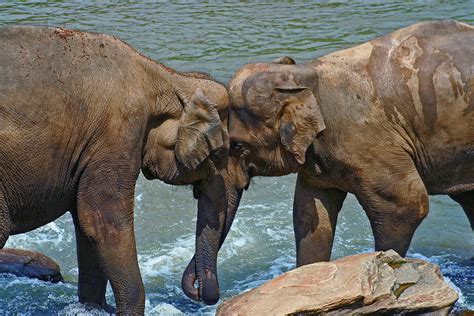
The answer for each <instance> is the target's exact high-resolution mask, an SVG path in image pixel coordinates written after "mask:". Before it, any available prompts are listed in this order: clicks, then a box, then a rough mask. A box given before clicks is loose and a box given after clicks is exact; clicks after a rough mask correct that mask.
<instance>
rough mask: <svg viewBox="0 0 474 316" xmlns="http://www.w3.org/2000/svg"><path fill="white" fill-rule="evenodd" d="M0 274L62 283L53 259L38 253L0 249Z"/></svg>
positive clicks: (57, 266) (59, 272)
mask: <svg viewBox="0 0 474 316" xmlns="http://www.w3.org/2000/svg"><path fill="white" fill-rule="evenodd" d="M0 273H11V274H14V275H16V276H20V277H28V278H35V279H40V280H42V281H48V282H53V283H57V282H62V281H64V280H63V277H62V275H61V271H60V268H59V265H58V264H57V263H56V262H55V261H54V260H53V259H51V258H49V257H47V256H45V255H43V254H41V253H39V252H35V251H29V250H24V249H13V248H3V249H0Z"/></svg>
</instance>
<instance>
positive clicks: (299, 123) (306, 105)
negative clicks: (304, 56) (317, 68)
mask: <svg viewBox="0 0 474 316" xmlns="http://www.w3.org/2000/svg"><path fill="white" fill-rule="evenodd" d="M291 81H292V80H291ZM275 92H276V93H277V94H279V95H280V96H279V99H280V100H282V101H283V114H282V116H281V121H280V138H281V142H282V144H283V146H284V147H285V149H286V150H287V151H289V152H290V153H292V154H293V155H294V157H295V159H296V160H297V161H298V163H299V164H304V162H305V155H306V150H307V149H308V147H309V146H310V145H311V143H312V142H313V140H314V139H315V138H316V136H317V135H318V134H319V133H320V132H321V131H323V130H324V129H325V128H326V125H325V124H324V119H323V115H322V114H321V110H320V108H319V105H318V102H317V101H316V97H315V96H314V94H313V92H312V91H311V90H310V89H309V88H306V87H300V86H297V85H296V84H294V82H289V83H287V84H285V85H282V86H280V87H277V88H275Z"/></svg>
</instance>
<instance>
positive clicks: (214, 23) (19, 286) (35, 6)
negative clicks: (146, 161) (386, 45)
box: [0, 1, 474, 314]
mask: <svg viewBox="0 0 474 316" xmlns="http://www.w3.org/2000/svg"><path fill="white" fill-rule="evenodd" d="M470 3H471V4H469V2H464V3H462V2H456V3H454V2H453V4H451V3H448V2H433V1H431V2H430V1H409V2H406V3H405V2H404V3H402V2H387V1H384V2H373V1H364V2H356V1H350V2H332V1H331V2H323V3H319V4H315V3H311V2H305V3H299V2H298V3H291V4H288V3H277V4H265V3H259V4H251V3H246V2H244V3H237V2H236V3H230V4H217V3H214V4H184V3H183V4H164V3H163V4H156V3H133V2H131V3H127V4H117V3H101V4H89V3H87V2H75V3H72V4H71V3H69V4H66V3H61V2H59V3H52V4H45V3H42V2H37V3H30V4H26V3H22V4H9V3H0V25H10V24H36V25H51V26H63V27H67V28H77V29H81V30H86V31H94V32H103V33H108V34H113V35H116V36H118V37H120V38H121V39H123V40H125V41H126V42H128V43H130V44H131V45H133V46H135V47H136V48H138V49H139V50H140V51H142V52H143V53H145V54H146V55H148V56H150V57H152V58H154V59H156V60H158V61H160V62H163V63H165V64H166V65H168V66H171V67H173V68H175V69H177V70H181V71H189V70H198V71H205V72H209V73H210V74H212V75H213V76H214V77H215V78H217V79H218V80H220V81H222V82H227V81H228V80H229V79H230V76H231V75H232V74H233V72H234V71H235V70H237V69H238V68H239V67H240V66H242V65H243V64H245V63H249V62H255V61H268V60H271V59H274V58H276V57H280V56H282V55H290V56H292V57H294V58H295V59H296V60H297V62H299V61H306V60H310V59H313V58H316V57H319V56H322V55H324V54H327V53H329V52H332V51H335V50H337V49H341V48H346V47H349V46H353V45H355V44H358V43H362V42H365V41H367V40H370V39H372V38H374V37H376V36H378V35H382V34H385V33H388V32H390V31H393V30H395V29H398V28H401V27H404V26H407V25H409V24H411V23H415V22H418V21H423V20H432V19H456V20H460V21H464V22H470V23H474V4H472V2H470ZM294 183H295V177H294V176H293V175H290V176H287V177H281V178H259V179H256V180H255V181H254V183H253V184H252V185H251V187H250V190H249V191H247V192H246V193H245V194H244V198H243V202H242V204H241V207H240V210H239V212H238V214H237V219H236V220H235V223H234V226H233V230H232V232H231V233H230V235H229V237H228V239H227V241H226V243H225V244H224V247H223V249H222V250H221V253H220V258H219V274H220V275H219V277H220V285H221V290H222V298H224V299H226V298H229V297H231V296H233V295H235V294H237V293H239V292H241V291H244V290H247V289H250V288H252V287H255V286H257V285H259V284H261V283H263V282H264V281H266V280H268V279H271V278H273V277H275V276H276V275H278V274H281V273H282V272H284V271H287V270H289V269H291V268H293V267H294V266H295V252H294V245H293V228H292V211H291V210H292V198H293V190H294ZM430 202H431V209H430V214H429V215H428V217H427V219H426V220H425V221H424V222H423V224H422V225H421V226H420V228H419V229H418V231H417V232H416V235H415V238H414V240H413V242H412V245H411V248H410V253H409V255H410V256H413V257H418V258H423V259H426V260H429V261H432V262H435V263H438V264H439V265H440V266H441V269H442V271H443V273H444V275H445V276H446V277H447V278H448V279H449V280H450V282H452V284H454V285H455V286H456V287H457V288H458V290H459V292H460V295H461V298H460V300H459V302H458V304H457V307H458V308H463V309H466V308H470V309H474V285H473V279H474V262H473V259H472V257H473V255H474V238H473V236H474V234H473V233H472V231H471V228H470V226H469V224H468V221H467V218H466V217H465V215H464V213H463V212H462V210H461V208H460V207H459V206H458V205H457V204H456V203H454V202H453V201H452V200H450V199H449V198H447V197H443V196H440V197H432V198H431V199H430ZM195 204H196V203H195V201H194V200H193V198H192V194H191V191H190V189H189V188H186V187H172V186H168V185H165V184H163V183H160V182H159V181H153V182H150V181H146V180H145V179H144V178H142V177H140V179H139V181H138V184H137V192H136V207H135V211H136V212H135V214H136V215H135V216H136V234H137V244H138V253H139V261H140V269H141V272H142V276H143V278H144V282H145V287H146V293H147V294H146V299H147V307H146V308H147V313H150V314H152V313H165V314H173V313H181V312H182V313H205V312H213V311H214V310H215V307H212V306H211V307H206V306H203V305H200V304H196V303H194V302H192V301H190V300H188V299H187V298H186V297H185V296H184V294H183V293H182V291H181V289H180V285H179V284H180V278H181V273H182V271H183V270H184V268H185V266H186V264H187V263H188V261H189V259H190V258H191V256H192V254H193V253H194V226H195V213H196V205H195ZM7 246H9V247H22V248H27V249H32V250H37V251H40V252H42V253H45V254H47V255H49V256H51V257H52V258H54V259H55V260H56V261H57V262H58V263H59V264H60V266H61V268H62V271H63V274H64V275H65V278H66V280H67V281H68V282H69V283H66V284H55V285H53V284H48V283H42V282H39V281H31V280H28V279H23V278H15V277H10V276H0V313H2V312H10V313H16V312H26V313H35V314H36V313H49V312H55V313H60V314H74V313H78V312H86V311H87V310H86V308H85V307H84V306H81V305H80V304H78V303H77V297H76V282H77V262H76V254H75V241H74V229H73V225H72V220H71V217H70V216H69V215H68V214H66V215H64V216H63V217H61V218H60V219H58V220H56V221H55V222H53V223H50V224H48V225H46V226H44V227H41V228H39V229H37V230H35V231H33V232H30V233H28V234H23V235H18V236H12V237H11V238H10V239H9V241H8V244H7ZM372 247H373V239H372V235H371V232H370V227H369V223H368V221H367V219H366V216H365V214H364V212H363V210H362V209H361V208H360V206H359V205H358V203H357V201H356V200H355V198H354V197H353V196H349V197H348V198H347V199H346V202H345V203H344V208H343V211H342V212H341V215H340V218H339V222H338V226H337V234H336V242H335V246H334V251H333V257H334V258H338V257H342V256H346V255H350V254H355V253H358V252H362V251H369V250H371V249H373V248H372ZM108 299H109V301H112V300H113V295H112V291H111V290H110V289H109V290H108ZM88 311H89V312H93V311H92V310H88Z"/></svg>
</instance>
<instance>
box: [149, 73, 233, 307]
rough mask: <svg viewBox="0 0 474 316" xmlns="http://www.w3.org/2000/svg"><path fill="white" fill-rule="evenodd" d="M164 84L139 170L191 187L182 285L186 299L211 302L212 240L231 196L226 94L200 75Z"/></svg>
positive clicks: (213, 273) (214, 285)
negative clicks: (192, 224) (191, 247)
mask: <svg viewBox="0 0 474 316" xmlns="http://www.w3.org/2000/svg"><path fill="white" fill-rule="evenodd" d="M168 83H169V85H168V86H167V87H166V89H163V88H161V91H162V92H160V93H158V94H157V96H156V97H157V98H158V99H157V101H156V102H157V103H159V105H157V106H156V108H155V113H154V115H153V116H152V117H151V118H150V119H149V120H150V122H149V124H148V128H147V132H146V134H147V136H146V142H145V144H144V149H143V153H142V156H143V158H142V172H143V174H144V175H145V177H146V178H147V179H160V180H162V181H164V182H166V183H170V184H191V185H193V187H194V189H193V193H194V196H195V198H196V199H198V221H197V232H196V252H195V255H194V257H193V260H192V261H191V263H190V265H189V266H188V268H187V269H186V272H185V277H183V283H182V286H183V290H184V292H185V293H186V294H187V295H188V296H189V297H191V298H193V299H196V300H203V301H204V302H205V303H207V304H214V303H215V302H217V300H218V298H219V294H218V293H219V287H218V284H217V277H216V273H217V272H216V270H217V268H216V259H217V251H218V249H219V248H218V246H216V244H217V245H219V243H220V240H219V239H220V238H221V235H222V229H223V227H224V226H225V220H226V208H227V201H228V197H230V195H229V194H227V192H226V186H225V185H224V183H225V182H226V180H225V177H226V176H227V170H226V165H227V159H228V149H229V137H228V130H227V125H228V107H229V97H228V94H227V90H226V88H225V87H224V86H223V85H221V84H219V83H217V82H215V81H213V80H211V79H210V78H209V77H207V76H206V75H203V74H198V73H188V74H183V73H181V74H178V73H174V74H173V75H172V77H171V79H170V80H169V82H168ZM227 182H228V181H227ZM216 236H217V237H216ZM216 238H218V239H217V240H215V239H216ZM196 280H198V281H199V288H198V289H197V288H195V287H194V283H195V282H196Z"/></svg>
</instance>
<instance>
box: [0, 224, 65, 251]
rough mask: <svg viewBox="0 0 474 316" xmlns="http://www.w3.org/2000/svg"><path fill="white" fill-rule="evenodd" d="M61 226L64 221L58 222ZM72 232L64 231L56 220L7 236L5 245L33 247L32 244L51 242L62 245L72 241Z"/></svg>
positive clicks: (56, 245) (57, 245)
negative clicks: (29, 230)
mask: <svg viewBox="0 0 474 316" xmlns="http://www.w3.org/2000/svg"><path fill="white" fill-rule="evenodd" d="M60 224H61V226H65V225H62V224H64V223H60ZM72 238H73V234H71V233H68V232H66V229H65V228H62V227H60V225H59V224H58V222H51V223H48V224H46V225H44V226H41V227H39V228H37V229H35V230H34V231H32V232H29V233H26V234H19V235H13V236H10V237H9V238H8V241H7V244H6V245H5V246H6V247H11V248H26V249H29V248H33V247H34V246H37V245H41V244H45V243H51V244H53V245H54V246H55V247H59V246H62V245H63V243H65V242H67V243H70V242H72Z"/></svg>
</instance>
